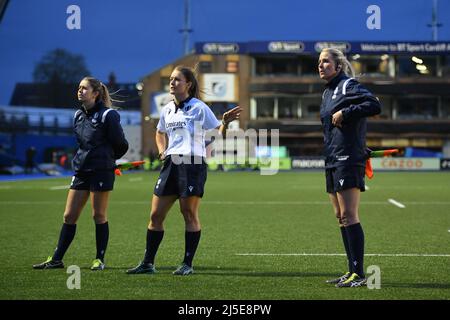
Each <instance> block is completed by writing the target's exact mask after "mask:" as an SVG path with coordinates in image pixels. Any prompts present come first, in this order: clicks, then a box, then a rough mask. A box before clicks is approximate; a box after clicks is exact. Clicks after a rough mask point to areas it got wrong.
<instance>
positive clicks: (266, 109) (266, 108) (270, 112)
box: [255, 98, 275, 119]
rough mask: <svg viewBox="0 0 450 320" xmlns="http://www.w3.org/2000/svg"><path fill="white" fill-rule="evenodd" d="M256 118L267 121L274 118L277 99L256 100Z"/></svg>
mask: <svg viewBox="0 0 450 320" xmlns="http://www.w3.org/2000/svg"><path fill="white" fill-rule="evenodd" d="M255 101H256V118H257V119H267V118H272V119H273V117H274V110H275V99H274V98H256V99H255Z"/></svg>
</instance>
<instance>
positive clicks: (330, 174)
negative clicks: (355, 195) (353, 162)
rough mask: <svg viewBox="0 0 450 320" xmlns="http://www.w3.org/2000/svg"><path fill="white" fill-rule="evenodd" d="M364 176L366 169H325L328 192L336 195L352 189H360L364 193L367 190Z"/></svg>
mask: <svg viewBox="0 0 450 320" xmlns="http://www.w3.org/2000/svg"><path fill="white" fill-rule="evenodd" d="M364 175H365V168H364V167H358V166H351V167H346V166H340V167H335V168H329V169H325V177H326V180H327V192H328V193H336V192H339V191H342V190H346V189H351V188H358V189H359V190H361V191H362V192H363V191H365V190H366V184H365V181H364Z"/></svg>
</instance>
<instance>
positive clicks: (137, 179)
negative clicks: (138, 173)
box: [128, 177, 142, 182]
mask: <svg viewBox="0 0 450 320" xmlns="http://www.w3.org/2000/svg"><path fill="white" fill-rule="evenodd" d="M128 181H130V182H136V181H142V177H140V178H130V179H128Z"/></svg>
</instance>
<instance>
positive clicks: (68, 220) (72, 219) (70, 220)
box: [63, 212, 77, 224]
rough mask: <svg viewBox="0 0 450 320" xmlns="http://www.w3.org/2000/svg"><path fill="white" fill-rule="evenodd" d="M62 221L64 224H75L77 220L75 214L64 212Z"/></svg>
mask: <svg viewBox="0 0 450 320" xmlns="http://www.w3.org/2000/svg"><path fill="white" fill-rule="evenodd" d="M63 222H64V223H65V224H75V223H76V222H77V218H76V215H75V214H72V213H70V212H64V216H63Z"/></svg>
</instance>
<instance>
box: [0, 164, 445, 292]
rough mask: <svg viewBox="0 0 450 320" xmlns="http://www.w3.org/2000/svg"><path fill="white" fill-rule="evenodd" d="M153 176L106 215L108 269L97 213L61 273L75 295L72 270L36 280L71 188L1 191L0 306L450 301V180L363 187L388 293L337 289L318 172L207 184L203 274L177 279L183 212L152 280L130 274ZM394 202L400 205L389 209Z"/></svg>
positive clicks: (340, 262) (404, 176) (121, 183)
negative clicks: (97, 268)
mask: <svg viewBox="0 0 450 320" xmlns="http://www.w3.org/2000/svg"><path fill="white" fill-rule="evenodd" d="M157 174H158V173H157V172H152V173H136V174H127V175H124V176H122V177H118V178H117V180H116V185H115V190H114V191H113V193H112V195H111V200H110V204H109V209H108V213H109V224H110V241H109V247H108V250H107V253H106V264H107V269H105V270H104V271H102V272H92V271H90V270H89V267H90V263H91V261H92V260H93V258H95V233H94V231H95V229H94V223H93V220H92V218H91V212H90V211H91V209H90V203H88V205H87V206H86V208H85V210H84V211H83V213H82V216H81V218H80V220H79V222H78V226H77V234H76V237H75V239H74V241H73V243H72V245H71V247H70V248H69V250H68V252H67V254H66V256H65V257H64V263H65V265H66V267H68V266H70V265H77V266H79V267H80V268H81V289H80V290H76V289H74V290H69V289H68V288H67V280H68V277H69V276H70V274H67V273H66V269H57V270H33V269H32V268H31V266H32V264H34V263H38V262H42V261H43V260H44V259H45V258H46V257H47V256H48V255H51V254H52V253H53V250H54V248H55V246H56V243H57V240H58V235H59V230H60V227H61V223H62V214H63V211H64V205H65V199H66V194H67V189H66V188H65V186H67V185H68V184H69V183H70V178H60V179H47V180H34V181H16V182H2V183H0V221H1V222H0V244H1V251H0V299H88V300H91V299H159V300H171V299H195V300H197V299H214V300H215V299H239V300H248V299H267V300H298V299H450V245H449V244H450V210H449V209H450V199H449V195H450V174H449V173H442V172H437V173H434V172H433V173H406V172H405V173H380V172H376V173H375V177H374V179H372V180H367V181H366V184H367V185H368V186H369V190H368V191H367V192H365V193H363V194H362V197H361V206H360V216H361V221H362V225H363V227H364V231H365V237H366V253H367V254H368V255H367V256H366V259H365V265H366V267H368V266H370V265H376V266H378V267H379V268H380V270H381V289H373V290H369V289H368V288H357V289H337V288H335V287H333V286H330V285H327V284H325V282H324V280H326V279H328V278H330V277H334V276H337V275H339V274H341V273H343V272H344V271H346V258H345V257H344V256H343V255H336V254H343V253H344V250H343V246H342V241H341V237H340V232H339V229H338V227H337V223H336V218H335V217H334V215H333V212H332V208H331V205H330V204H329V201H328V196H327V194H326V193H325V191H324V189H325V179H324V174H323V173H322V172H282V173H279V174H277V175H274V176H261V175H259V174H258V173H257V172H254V173H253V172H252V173H250V172H245V173H244V172H243V173H213V172H210V173H209V174H208V181H207V184H206V194H205V196H204V198H203V201H202V205H201V207H200V219H201V222H202V238H201V241H200V245H199V248H198V250H197V254H196V258H195V260H194V269H195V271H196V273H195V274H194V275H192V276H188V277H176V276H173V275H172V271H173V270H175V268H176V267H177V266H178V264H179V263H180V262H181V260H182V256H183V252H184V223H183V219H182V216H181V214H180V213H179V207H178V204H176V205H174V207H173V208H172V210H171V212H170V213H169V215H168V218H167V220H166V223H165V230H166V232H165V236H164V240H163V242H162V244H161V246H160V249H159V252H158V254H157V256H156V268H157V270H158V273H157V274H155V275H134V276H131V275H126V274H125V270H126V269H127V268H130V267H133V266H135V265H136V264H137V263H138V262H139V261H140V260H141V259H142V257H143V253H144V248H145V237H146V228H147V223H148V221H149V212H150V199H151V194H152V190H153V186H154V183H155V182H156V178H157ZM389 199H393V200H395V201H397V202H399V203H401V204H403V205H404V206H405V208H400V207H398V206H396V205H394V204H393V203H391V202H389V201H388V200H389Z"/></svg>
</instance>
